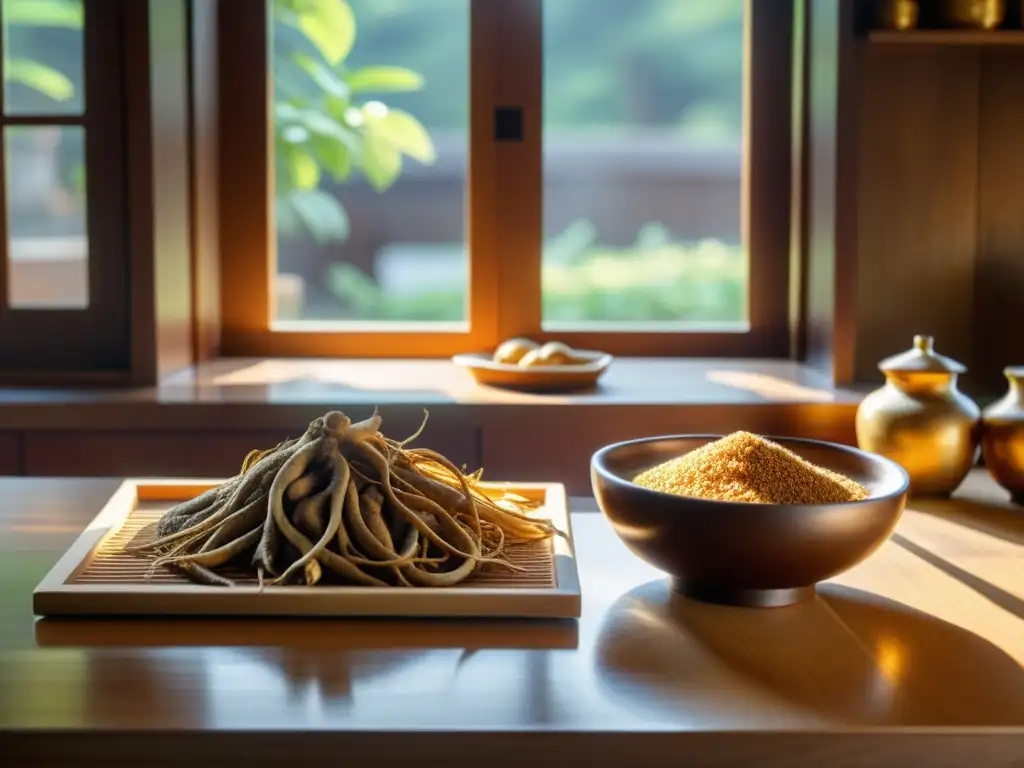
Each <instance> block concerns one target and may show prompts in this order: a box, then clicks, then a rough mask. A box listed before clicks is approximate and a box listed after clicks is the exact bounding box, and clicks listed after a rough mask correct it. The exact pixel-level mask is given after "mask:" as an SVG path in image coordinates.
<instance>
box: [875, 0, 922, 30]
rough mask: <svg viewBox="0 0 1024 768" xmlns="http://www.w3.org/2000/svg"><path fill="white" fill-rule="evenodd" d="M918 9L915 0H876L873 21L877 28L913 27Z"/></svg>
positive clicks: (904, 28) (918, 12) (900, 28)
mask: <svg viewBox="0 0 1024 768" xmlns="http://www.w3.org/2000/svg"><path fill="white" fill-rule="evenodd" d="M920 11H921V9H920V6H919V5H918V2H917V0H876V2H875V23H876V24H877V25H878V27H879V29H898V30H907V29H914V28H915V27H916V26H917V20H918V16H919V15H920Z"/></svg>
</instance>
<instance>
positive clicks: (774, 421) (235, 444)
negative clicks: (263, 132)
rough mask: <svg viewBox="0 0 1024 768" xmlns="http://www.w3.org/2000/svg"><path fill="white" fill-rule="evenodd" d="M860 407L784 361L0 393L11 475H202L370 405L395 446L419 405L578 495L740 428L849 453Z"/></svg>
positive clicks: (354, 371)
mask: <svg viewBox="0 0 1024 768" xmlns="http://www.w3.org/2000/svg"><path fill="white" fill-rule="evenodd" d="M859 400H860V394H859V393H858V392H856V391H854V390H844V389H834V388H832V387H830V386H829V385H828V384H827V382H826V380H825V379H824V377H822V376H821V375H820V374H819V373H817V372H816V371H814V370H812V369H809V368H807V367H806V366H802V365H799V364H797V363H792V362H788V361H782V360H724V359H715V360H696V359H689V360H683V359H645V358H619V359H617V360H616V361H615V362H614V363H613V364H612V366H611V367H610V368H609V370H608V372H607V373H606V374H605V376H604V378H603V379H602V380H601V386H600V387H599V388H598V389H596V390H594V391H590V392H582V393H576V394H559V395H556V394H528V393H521V392H511V391H505V390H497V389H489V388H483V387H479V386H477V385H476V384H475V383H474V382H473V381H472V379H471V378H470V376H469V374H468V373H467V372H466V371H464V370H462V369H459V368H457V367H455V366H454V365H452V364H451V363H450V362H449V361H447V360H285V359H242V358H224V359H221V360H217V361H213V362H211V363H208V364H204V365H200V366H198V367H197V368H195V369H189V370H186V371H183V372H181V373H178V374H175V375H173V376H171V377H169V378H167V379H166V380H165V381H163V382H162V383H161V384H160V385H159V386H157V387H152V388H142V389H121V390H81V389H7V390H3V391H0V437H2V436H3V435H4V434H6V435H7V436H8V438H9V442H10V441H13V446H14V447H12V448H9V450H10V451H13V452H15V453H18V452H19V451H20V454H18V455H20V459H16V460H15V461H16V462H17V467H16V468H15V469H8V470H7V471H8V472H10V473H12V474H34V475H49V474H58V475H59V474H79V475H92V474H114V475H122V474H156V475H160V474H194V475H207V476H209V475H215V474H221V473H223V472H230V471H237V470H236V469H235V470H232V468H233V467H235V466H236V464H237V462H238V461H240V460H241V459H240V457H239V456H236V455H235V454H236V453H238V452H239V451H242V453H241V455H244V453H245V452H247V451H248V450H250V449H251V448H255V447H266V446H265V445H264V443H268V444H273V443H274V442H277V441H278V440H280V439H281V437H282V436H283V435H285V434H288V435H294V434H295V433H296V432H297V431H300V430H301V429H302V427H303V426H304V425H305V424H306V423H307V422H308V421H310V420H311V419H313V418H315V417H316V416H318V415H320V414H322V413H324V412H325V411H327V410H341V411H345V412H347V413H349V414H350V415H351V416H352V417H353V418H362V417H365V416H367V415H369V413H370V412H371V410H372V409H373V407H374V406H378V407H379V408H380V410H381V413H382V415H383V416H384V420H385V431H386V432H387V433H388V434H389V435H392V436H395V437H404V436H405V435H407V434H411V433H412V432H413V431H415V429H416V428H417V426H418V425H419V423H420V421H421V420H422V418H423V410H424V409H426V410H427V411H428V412H429V414H430V422H429V425H428V427H427V430H426V432H425V433H424V436H423V439H422V442H423V444H425V445H429V446H431V447H433V448H436V449H437V450H440V451H442V452H444V453H446V454H447V455H449V456H450V457H451V458H452V459H453V460H455V461H457V462H459V463H462V462H465V463H467V464H468V465H483V466H484V467H486V468H487V474H488V476H490V477H495V478H511V479H529V480H537V481H542V480H547V481H561V482H565V483H566V484H567V485H568V487H569V490H570V492H571V493H586V492H588V490H589V470H588V463H589V457H590V455H591V453H592V452H593V451H594V450H596V449H597V448H599V447H601V446H602V445H605V444H607V443H609V442H615V441H617V440H624V439H629V438H634V437H642V436H645V435H652V434H665V433H672V432H677V433H681V432H699V433H724V432H730V431H733V430H737V429H747V430H750V431H755V432H759V433H761V434H769V435H771V434H776V435H778V434H786V435H799V436H805V437H811V438H817V439H824V440H832V441H838V442H846V443H851V442H853V440H854V434H853V420H854V414H855V412H856V407H857V403H858V402H859ZM58 431H59V432H60V434H57V433H58ZM2 449H3V446H2V445H0V459H2V457H3V456H2V455H3V450H2ZM58 452H59V456H58Z"/></svg>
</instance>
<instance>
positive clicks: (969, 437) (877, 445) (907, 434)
mask: <svg viewBox="0 0 1024 768" xmlns="http://www.w3.org/2000/svg"><path fill="white" fill-rule="evenodd" d="M878 367H879V369H880V370H881V371H882V373H884V374H885V385H884V386H883V387H882V388H881V389H878V390H875V391H874V392H872V393H871V394H870V395H868V396H867V397H865V398H864V400H863V401H862V402H861V404H860V407H859V408H858V409H857V444H858V445H859V446H860V447H861V448H862V449H864V450H866V451H871V452H872V453H877V454H880V455H882V456H885V457H887V458H890V459H892V460H893V461H895V462H897V463H898V464H900V465H901V466H902V467H903V468H904V469H905V470H906V471H907V474H909V475H910V493H911V494H913V495H917V496H946V495H948V494H950V493H952V492H953V491H954V490H956V488H957V486H959V485H960V483H962V482H963V479H964V478H965V477H966V476H967V473H968V472H969V471H970V469H971V467H972V466H974V463H975V461H976V460H977V458H978V444H977V431H978V430H977V425H978V418H979V416H980V409H979V408H978V406H977V405H976V404H975V403H974V401H973V400H971V399H970V398H969V397H967V396H966V395H964V394H963V393H962V392H960V390H959V389H957V376H958V375H959V374H961V373H964V372H966V370H967V369H966V368H964V366H963V365H961V364H960V363H958V362H957V361H956V360H951V359H950V358H948V357H944V356H942V355H940V354H937V353H936V352H935V349H934V346H933V342H932V338H931V337H930V336H915V337H914V346H913V348H912V349H910V350H908V351H906V352H903V353H901V354H898V355H894V356H893V357H889V358H886V359H885V360H883V361H882V362H881V363H879V364H878Z"/></svg>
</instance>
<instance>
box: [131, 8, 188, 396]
mask: <svg viewBox="0 0 1024 768" xmlns="http://www.w3.org/2000/svg"><path fill="white" fill-rule="evenodd" d="M123 5H124V7H125V30H126V31H125V47H126V58H125V61H126V65H125V66H126V74H125V79H126V93H127V102H128V103H127V110H126V111H127V128H128V130H127V137H128V140H127V144H126V148H127V152H128V190H129V195H128V198H129V199H128V219H129V222H130V226H131V231H130V240H129V247H130V249H131V250H130V255H131V259H130V261H131V306H132V318H131V320H132V325H131V332H132V333H131V336H132V349H131V354H132V379H133V383H135V384H140V385H146V384H155V383H156V382H157V380H158V379H159V378H160V377H161V376H164V375H166V374H168V373H171V372H173V371H176V370H179V369H181V368H184V367H187V366H189V365H191V364H192V359H193V352H192V280H191V257H190V254H191V243H190V228H191V222H190V213H191V211H190V207H189V192H190V190H189V183H190V174H189V162H188V160H189V143H188V138H189V136H188V133H189V126H188V115H189V110H188V95H189V94H188V79H187V78H188V68H187V52H188V47H187V44H186V43H187V39H188V36H187V33H188V25H187V21H188V18H187V5H186V0H148V2H144V1H143V0H139V2H132V3H124V4H123Z"/></svg>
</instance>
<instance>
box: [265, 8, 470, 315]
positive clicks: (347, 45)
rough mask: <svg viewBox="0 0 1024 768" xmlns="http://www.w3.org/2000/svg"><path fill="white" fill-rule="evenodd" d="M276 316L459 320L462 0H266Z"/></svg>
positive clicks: (465, 92)
mask: <svg viewBox="0 0 1024 768" xmlns="http://www.w3.org/2000/svg"><path fill="white" fill-rule="evenodd" d="M271 2H272V3H273V6H272V7H273V18H274V29H273V44H274V50H273V74H274V154H275V164H274V165H275V174H276V193H277V201H276V202H277V205H276V209H277V246H278V253H277V281H276V284H275V288H274V290H275V293H276V299H277V301H276V305H277V319H279V320H318V321H323V320H335V321H357V322H358V321H372V322H389V321H399V322H403V321H404V322H410V321H434V322H437V321H456V322H459V321H464V320H465V319H466V316H467V315H466V304H467V294H468V276H469V269H468V262H467V256H466V244H465V235H464V231H465V216H464V207H465V205H464V203H465V200H464V196H465V178H466V157H467V151H468V98H469V71H468V70H469V0H348V2H345V0H320V2H317V3H305V2H301V1H300V0H271Z"/></svg>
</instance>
